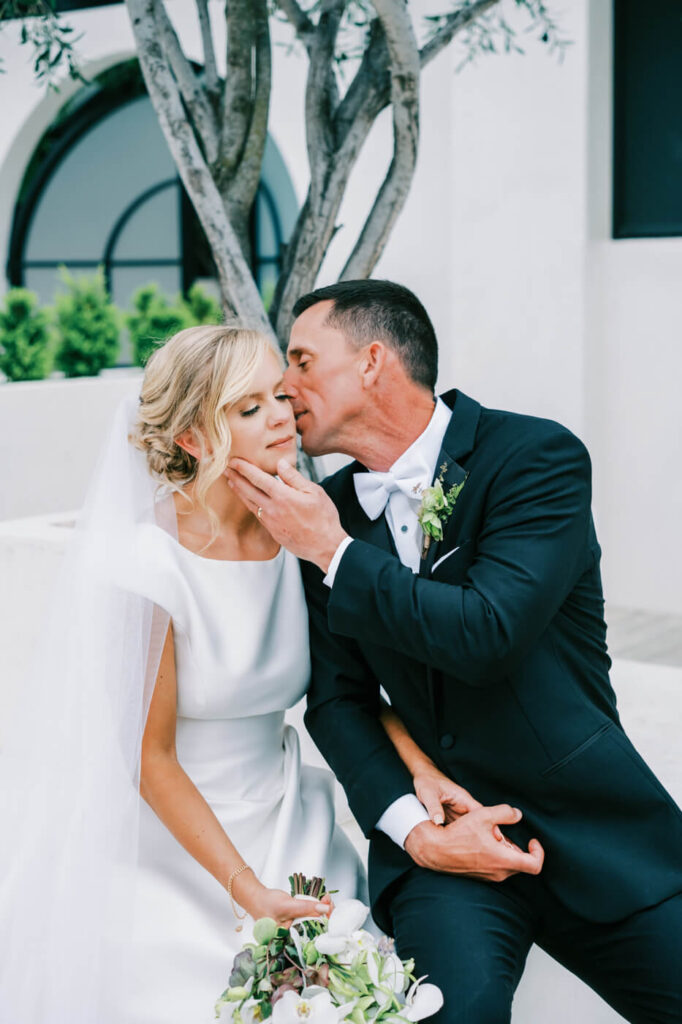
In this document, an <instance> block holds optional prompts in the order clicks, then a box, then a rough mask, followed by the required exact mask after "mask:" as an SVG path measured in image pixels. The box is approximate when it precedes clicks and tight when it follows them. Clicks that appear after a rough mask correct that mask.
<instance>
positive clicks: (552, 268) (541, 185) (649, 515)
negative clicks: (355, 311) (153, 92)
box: [0, 0, 682, 613]
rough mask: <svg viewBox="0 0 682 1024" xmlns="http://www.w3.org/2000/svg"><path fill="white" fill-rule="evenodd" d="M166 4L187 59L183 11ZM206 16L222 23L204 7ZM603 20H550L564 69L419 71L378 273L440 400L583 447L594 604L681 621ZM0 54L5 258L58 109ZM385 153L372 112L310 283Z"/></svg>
mask: <svg viewBox="0 0 682 1024" xmlns="http://www.w3.org/2000/svg"><path fill="white" fill-rule="evenodd" d="M170 6H171V10H172V12H173V14H174V17H176V20H177V24H178V28H179V30H180V32H181V35H182V36H183V39H184V40H185V42H186V45H187V48H188V51H189V53H190V55H191V56H193V57H198V56H199V48H198V39H197V33H196V30H195V27H194V23H193V19H192V12H191V9H190V5H186V4H182V3H179V2H172V3H171V4H170ZM213 10H214V15H215V16H216V17H217V18H218V19H219V16H220V5H219V4H214V5H213ZM610 11H611V4H610V3H609V2H608V0H574V2H573V3H572V4H570V5H565V6H564V8H562V10H561V23H562V26H563V27H564V29H565V32H566V34H567V35H568V36H569V37H570V38H571V39H572V40H573V46H571V47H570V49H569V51H568V53H567V56H566V59H565V61H564V63H563V64H559V63H558V62H557V61H556V60H555V59H554V58H552V57H550V56H548V55H547V53H546V52H545V50H544V48H543V47H541V46H540V45H539V44H538V43H537V42H535V41H534V40H533V39H532V38H525V39H524V40H523V41H524V45H525V46H526V50H527V52H526V55H525V56H523V57H522V56H509V57H507V56H498V57H490V58H486V59H481V60H479V62H478V63H477V64H476V65H475V66H473V67H468V68H467V69H466V70H465V71H464V72H462V73H461V74H455V72H454V64H455V62H456V59H457V58H456V57H455V55H454V53H445V54H443V55H441V57H440V58H439V59H438V60H437V61H436V62H434V63H433V64H432V65H431V66H430V67H429V68H427V70H426V71H425V73H424V76H423V92H422V97H423V108H422V109H423V112H422V136H421V148H420V159H419V166H418V169H417V174H416V177H415V181H414V185H413V188H412V192H411V194H410V197H409V199H408V202H407V205H406V207H405V209H404V211H403V213H402V215H401V218H400V220H399V222H398V224H397V226H396V229H395V231H394V233H393V235H392V237H391V239H390V241H389V244H388V246H387V249H386V252H385V254H384V256H383V258H382V260H381V262H380V264H379V266H378V268H377V271H376V273H377V274H378V275H383V276H387V277H393V278H395V279H397V280H400V281H403V282H405V283H406V284H408V285H411V286H412V287H413V288H414V289H415V291H417V293H418V294H419V295H420V296H421V298H422V299H423V301H424V302H425V304H426V306H427V308H428V309H429V311H430V312H431V314H432V317H433V320H434V323H435V325H436V328H437V331H438V333H439V336H440V339H441V346H442V357H441V375H440V381H441V385H442V387H444V388H445V387H450V386H453V385H457V386H459V387H461V388H463V390H465V391H467V392H468V393H470V394H472V395H473V396H475V397H477V398H479V399H480V400H481V401H482V402H483V403H484V404H487V405H492V406H497V407H502V408H510V409H515V410H519V411H527V412H531V413H536V414H539V415H544V416H550V417H553V418H556V419H559V420H561V421H562V422H564V423H566V424H567V425H568V426H569V427H571V428H572V429H573V430H575V431H576V432H577V433H578V434H579V435H580V436H582V437H583V438H584V439H585V441H586V442H587V444H588V446H589V448H590V451H591V453H592V456H593V463H594V492H595V514H596V518H597V527H598V532H599V536H600V540H601V543H602V547H603V551H604V559H603V570H604V580H605V587H606V594H607V598H608V599H609V600H610V601H611V603H613V604H620V605H629V606H636V607H642V608H647V609H651V610H663V611H670V612H678V613H679V612H682V586H680V584H679V582H678V580H679V578H680V576H681V575H682V545H681V544H680V542H679V536H678V534H679V527H678V523H679V522H680V521H681V520H682V474H680V472H679V468H680V455H681V454H682V452H681V447H682V405H681V404H680V402H679V400H678V398H677V381H678V379H679V377H680V375H681V374H682V346H680V344H679V333H680V332H679V327H678V324H679V323H680V319H681V317H680V314H681V313H682V308H681V307H682V290H680V288H679V284H678V282H679V280H680V271H682V239H664V240H633V241H613V240H611V239H610V237H609V222H610V145H611V144H610V138H611V50H612V41H611V25H610ZM69 17H70V19H71V20H72V22H73V23H74V24H75V25H76V26H77V27H78V29H79V30H80V31H83V32H84V33H85V35H84V39H83V41H82V43H81V44H80V47H81V50H82V52H83V53H84V55H86V56H87V59H88V66H89V67H90V69H91V70H92V71H95V70H99V69H100V68H101V67H104V66H106V65H107V64H111V63H115V62H116V61H118V60H120V59H122V58H123V57H126V56H129V55H130V54H131V53H132V38H131V33H130V28H129V25H128V22H127V15H126V12H125V10H124V9H123V8H102V9H99V10H93V11H89V12H82V13H79V14H77V15H73V16H72V15H70V16H69ZM280 31H281V32H282V33H283V34H284V35H283V37H282V38H284V37H285V36H286V29H281V30H279V29H278V32H280ZM0 48H1V49H2V51H3V53H4V54H5V58H6V68H7V77H6V78H5V81H8V80H10V79H11V81H12V84H13V103H12V104H11V105H8V106H7V109H6V111H5V113H4V119H3V127H2V130H1V131H0V249H1V250H2V251H3V253H6V251H7V232H8V229H9V223H10V214H11V207H12V203H13V200H14V196H15V195H16V188H17V186H18V183H19V181H20V179H21V174H22V172H23V168H24V164H25V162H26V160H27V159H28V156H29V154H30V152H31V151H32V148H33V146H34V145H35V143H36V142H37V140H38V138H39V137H40V134H41V133H42V131H43V130H44V127H45V126H46V125H47V124H48V123H49V121H50V120H51V118H52V117H53V115H54V111H55V109H56V103H57V101H56V100H55V98H54V97H47V98H46V97H45V96H44V93H43V92H42V90H40V89H38V88H37V87H36V86H35V84H34V83H33V82H32V78H31V71H30V67H29V66H28V64H27V62H26V54H24V53H23V52H21V51H20V50H19V49H18V47H16V46H14V47H11V46H10V43H9V37H8V35H7V34H6V33H3V35H2V36H0ZM304 84H305V61H304V60H303V59H302V58H296V57H295V56H294V57H291V56H287V54H286V53H285V50H284V48H283V47H276V48H275V50H274V90H273V98H272V117H271V132H272V135H273V137H274V139H275V141H276V143H277V145H278V146H279V148H280V151H281V152H282V155H283V157H284V159H285V162H286V164H287V167H288V170H289V173H290V175H291V177H292V180H293V183H294V187H295V189H296V192H297V195H298V196H299V199H302V198H303V196H304V194H305V188H306V184H307V162H306V155H305V138H304V131H303V119H302V112H303V93H304ZM69 88H70V86H66V87H65V90H64V93H63V95H67V94H68V90H69ZM60 102H61V101H60ZM389 143H390V117H389V116H388V115H387V114H384V115H383V116H382V117H381V118H380V121H379V123H378V124H377V125H376V127H375V130H374V131H373V133H372V135H371V137H370V139H369V141H368V144H367V146H366V148H365V151H364V152H363V154H362V157H361V160H360V162H359V164H358V166H357V168H356V170H355V172H354V173H353V175H352V178H351V182H350V187H349V189H348V193H347V196H346V198H345V201H344V204H343V207H342V210H341V215H340V217H339V223H340V224H341V225H342V227H341V229H340V230H339V232H338V235H337V237H336V238H335V240H334V243H333V245H332V247H331V250H330V253H329V255H328V258H327V260H326V262H325V265H324V267H323V272H322V275H321V281H322V282H326V281H329V280H333V279H334V276H335V274H337V273H338V271H339V269H340V267H341V266H342V263H343V259H344V257H345V255H346V253H347V252H348V246H349V245H350V243H351V241H352V239H353V238H354V237H355V235H356V233H357V230H358V228H359V225H360V223H361V220H362V217H363V216H364V214H365V213H366V211H367V209H368V206H369V202H370V199H371V196H372V195H373V192H374V188H375V185H376V183H377V182H378V181H379V180H380V178H381V177H382V175H383V173H384V171H385V168H386V166H387V163H388V160H389V148H388V147H389ZM93 432H94V427H93ZM87 469H88V467H87V465H86V464H85V462H84V463H83V471H84V473H85V472H87ZM28 472H29V473H30V474H31V475H33V474H34V473H35V469H34V467H31V469H30V470H28ZM17 486H19V487H21V486H22V485H21V481H19V483H18V485H17ZM73 504H75V502H73V501H66V503H65V504H62V505H61V506H59V507H71V506H72V505H73ZM32 511H38V509H32ZM15 514H18V513H15Z"/></svg>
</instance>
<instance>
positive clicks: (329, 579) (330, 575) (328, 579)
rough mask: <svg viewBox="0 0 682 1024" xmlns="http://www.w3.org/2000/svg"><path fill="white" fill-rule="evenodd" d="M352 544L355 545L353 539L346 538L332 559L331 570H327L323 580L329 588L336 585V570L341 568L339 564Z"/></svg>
mask: <svg viewBox="0 0 682 1024" xmlns="http://www.w3.org/2000/svg"><path fill="white" fill-rule="evenodd" d="M352 543H353V538H352V537H344V538H343V540H342V541H341V543H340V544H339V546H338V548H337V549H336V551H335V552H334V555H333V558H332V560H331V562H330V563H329V568H328V569H327V575H326V576H325V578H324V579H323V580H322V582H323V583H326V584H327V586H328V587H331V586H333V584H334V577H335V576H336V570H337V569H338V567H339V562H340V561H341V559H342V558H343V554H344V551H345V550H346V548H347V547H348V545H349V544H352Z"/></svg>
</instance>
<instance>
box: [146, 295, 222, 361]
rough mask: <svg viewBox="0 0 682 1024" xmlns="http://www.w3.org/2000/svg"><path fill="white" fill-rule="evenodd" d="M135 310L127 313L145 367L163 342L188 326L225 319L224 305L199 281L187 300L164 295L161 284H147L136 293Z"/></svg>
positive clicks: (218, 321)
mask: <svg viewBox="0 0 682 1024" xmlns="http://www.w3.org/2000/svg"><path fill="white" fill-rule="evenodd" d="M133 309H134V312H132V313H129V314H128V315H127V316H126V326H127V328H128V330H129V331H130V340H131V343H132V347H133V358H134V360H135V363H136V364H137V365H138V366H144V365H145V364H146V362H147V360H148V359H149V357H150V355H151V354H152V352H153V351H154V350H155V349H157V348H158V347H159V345H163V343H164V342H165V341H167V340H168V339H169V338H170V337H171V336H172V335H173V334H177V332H178V331H182V330H183V329H184V328H185V327H194V326H195V325H197V324H215V323H220V322H221V320H222V312H221V310H220V306H219V305H218V303H217V302H216V301H215V299H213V298H211V296H210V295H208V294H207V293H206V292H205V291H204V290H203V288H202V287H201V286H200V285H198V284H193V285H192V287H191V288H190V290H189V292H188V293H187V299H183V298H182V297H181V296H178V297H177V298H176V299H175V301H174V302H170V301H169V300H168V299H167V298H166V296H165V295H163V293H162V292H161V291H160V290H159V287H158V285H156V284H147V285H144V286H143V287H142V288H138V290H137V291H136V292H135V294H134V296H133Z"/></svg>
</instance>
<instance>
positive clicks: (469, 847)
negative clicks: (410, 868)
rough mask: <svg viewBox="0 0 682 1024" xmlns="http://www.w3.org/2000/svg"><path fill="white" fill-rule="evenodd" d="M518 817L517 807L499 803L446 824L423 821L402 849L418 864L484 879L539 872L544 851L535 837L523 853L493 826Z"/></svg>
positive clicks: (432, 869)
mask: <svg viewBox="0 0 682 1024" xmlns="http://www.w3.org/2000/svg"><path fill="white" fill-rule="evenodd" d="M521 817H522V815H521V811H519V810H518V809H517V808H515V807H510V806H509V805H508V804H501V805H499V806H497V807H480V808H478V809H476V810H473V811H469V813H468V814H464V815H462V817H460V818H457V820H456V821H453V822H451V823H450V824H449V825H445V826H440V825H434V824H433V822H430V821H423V822H421V823H420V824H419V825H416V826H415V827H414V828H413V829H412V831H411V832H410V833H409V835H408V837H407V839H406V840H405V850H406V851H407V853H409V855H410V857H411V858H412V860H413V861H414V862H415V864H418V865H419V866H420V867H423V868H429V869H430V870H431V871H443V872H445V873H447V874H452V875H466V876H467V877H468V878H478V879H480V880H481V881H484V882H504V880H505V879H506V878H509V877H510V875H515V874H518V873H519V872H523V873H525V874H528V875H538V874H539V873H540V871H541V870H542V864H543V861H544V859H545V851H544V850H543V848H542V846H541V845H540V843H539V842H538V840H537V839H531V841H530V843H529V844H528V853H524V851H523V850H522V849H521V848H520V847H518V846H517V845H516V844H515V843H512V842H510V840H508V839H506V838H504V837H502V838H501V839H500V838H498V837H499V836H500V835H501V833H500V831H499V828H496V826H499V825H515V824H516V823H517V822H518V821H520V820H521Z"/></svg>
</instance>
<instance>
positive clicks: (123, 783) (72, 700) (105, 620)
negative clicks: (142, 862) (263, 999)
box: [0, 399, 175, 1024]
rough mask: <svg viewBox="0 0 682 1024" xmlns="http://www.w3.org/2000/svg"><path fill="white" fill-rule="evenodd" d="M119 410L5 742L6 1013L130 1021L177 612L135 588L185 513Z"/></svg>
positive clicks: (103, 1023)
mask: <svg viewBox="0 0 682 1024" xmlns="http://www.w3.org/2000/svg"><path fill="white" fill-rule="evenodd" d="M137 405H138V400H137V399H129V400H127V401H126V402H124V403H123V404H122V405H121V407H119V409H118V411H117V413H116V416H115V420H114V423H113V426H112V430H111V433H110V436H109V439H108V441H107V443H106V445H105V448H104V450H103V452H102V454H101V456H100V459H99V462H98V465H97V468H96V470H95V474H94V477H93V480H92V483H91V486H90V488H89V492H88V495H87V498H86V502H85V505H84V508H83V511H82V514H81V515H80V516H79V520H78V523H77V525H76V528H75V530H74V536H73V540H72V541H71V543H70V545H69V548H68V550H67V553H66V555H65V558H64V561H63V565H62V568H61V572H60V575H59V580H58V582H57V584H56V587H55V590H54V593H53V596H52V599H51V602H50V611H49V615H48V619H47V621H46V623H45V625H44V627H43V629H42V631H41V637H40V642H39V649H38V650H37V652H36V655H35V659H34V665H33V668H32V670H31V671H30V672H29V674H28V677H27V679H26V682H25V685H24V687H23V691H22V695H21V699H20V710H19V712H18V715H17V723H18V724H17V726H16V727H15V728H14V729H13V731H12V735H11V736H7V737H6V740H5V741H4V742H3V746H2V749H0V819H1V821H2V840H1V844H0V1022H2V1024H43V1022H48V1021H49V1022H50V1024H123V1021H124V1017H122V1016H121V1012H120V1006H119V1005H118V999H117V995H118V994H121V993H122V992H123V991H124V990H125V985H126V976H127V970H128V968H129V964H128V963H127V962H126V961H127V958H128V957H129V956H130V949H131V944H130V942H129V938H130V935H131V927H132V916H133V912H134V869H135V865H136V859H137V832H138V828H137V826H138V812H139V801H140V797H139V777H138V774H139V762H140V747H141V741H142V734H143V730H144V723H145V717H146V713H147V709H148V706H149V700H150V697H151V693H152V689H153V685H154V680H155V678H156V673H157V670H158V664H159V659H160V655H161V650H162V646H163V642H164V638H165V636H166V632H167V629H168V622H169V616H168V614H167V613H166V612H164V611H163V610H162V609H161V608H159V607H158V605H155V604H153V603H152V601H151V600H149V599H148V598H147V597H145V596H144V594H143V593H141V592H139V589H138V588H136V586H135V578H136V575H137V568H138V559H139V558H140V557H144V552H140V550H139V549H138V544H137V543H136V540H137V537H138V535H139V532H140V531H139V527H140V526H141V525H142V524H150V523H151V524H156V525H158V526H161V527H162V528H163V529H166V530H168V531H169V532H172V533H175V510H174V505H173V501H172V497H171V496H170V494H169V493H168V492H167V491H166V492H165V496H164V495H162V496H159V492H158V487H157V484H156V483H155V481H154V480H153V479H152V477H151V476H150V474H149V471H148V469H147V463H146V459H145V456H144V455H143V453H141V452H139V451H137V450H136V449H135V448H134V447H133V445H132V444H131V443H130V442H129V441H128V435H129V432H130V429H131V428H132V425H133V422H134V417H135V412H136V409H137Z"/></svg>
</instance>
